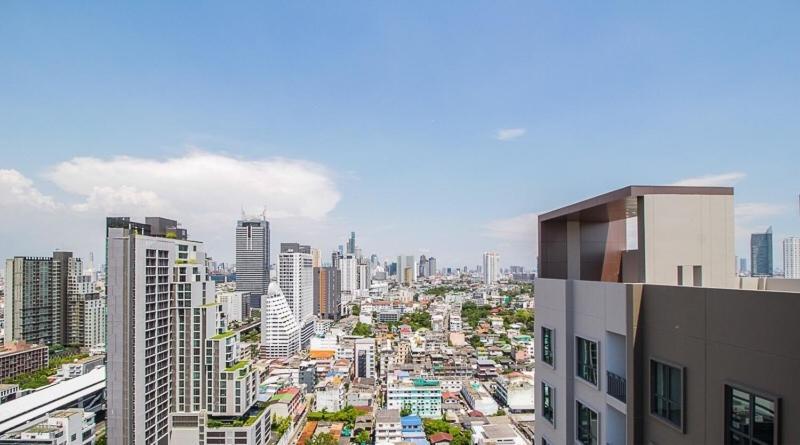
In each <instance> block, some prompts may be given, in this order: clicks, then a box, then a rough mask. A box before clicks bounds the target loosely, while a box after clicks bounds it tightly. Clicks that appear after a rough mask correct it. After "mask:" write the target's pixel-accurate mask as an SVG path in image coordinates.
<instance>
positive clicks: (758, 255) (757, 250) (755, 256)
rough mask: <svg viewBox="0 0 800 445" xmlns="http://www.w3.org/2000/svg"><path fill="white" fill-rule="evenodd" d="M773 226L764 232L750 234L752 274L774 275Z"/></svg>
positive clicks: (758, 275) (755, 275)
mask: <svg viewBox="0 0 800 445" xmlns="http://www.w3.org/2000/svg"><path fill="white" fill-rule="evenodd" d="M772 258H773V257H772V227H770V228H768V229H767V231H766V232H764V233H753V234H751V235H750V274H751V275H752V276H754V277H771V276H772Z"/></svg>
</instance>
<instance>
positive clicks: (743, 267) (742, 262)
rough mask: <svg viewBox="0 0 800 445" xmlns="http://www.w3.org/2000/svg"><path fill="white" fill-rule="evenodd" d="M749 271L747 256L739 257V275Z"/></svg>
mask: <svg viewBox="0 0 800 445" xmlns="http://www.w3.org/2000/svg"><path fill="white" fill-rule="evenodd" d="M746 273H747V258H739V275H745V274H746Z"/></svg>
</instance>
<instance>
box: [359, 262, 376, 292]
mask: <svg viewBox="0 0 800 445" xmlns="http://www.w3.org/2000/svg"><path fill="white" fill-rule="evenodd" d="M370 284H372V270H370V267H369V263H368V262H367V260H366V259H365V258H359V259H358V260H356V288H357V289H358V290H366V291H368V290H369V286H370Z"/></svg>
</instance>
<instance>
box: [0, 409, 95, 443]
mask: <svg viewBox="0 0 800 445" xmlns="http://www.w3.org/2000/svg"><path fill="white" fill-rule="evenodd" d="M94 440H95V423H94V413H90V412H85V411H84V410H83V409H80V408H70V409H64V410H59V411H54V412H52V413H50V414H48V415H47V417H46V418H44V419H42V420H39V421H34V422H32V423H28V424H26V425H24V426H22V427H20V429H18V430H14V431H11V432H8V433H5V434H3V435H2V436H0V445H29V444H35V445H92V444H94Z"/></svg>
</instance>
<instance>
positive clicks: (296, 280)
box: [278, 243, 314, 346]
mask: <svg viewBox="0 0 800 445" xmlns="http://www.w3.org/2000/svg"><path fill="white" fill-rule="evenodd" d="M311 263H312V259H311V248H310V247H309V246H304V245H301V244H298V243H281V252H280V254H279V255H278V285H279V286H280V288H281V291H282V292H283V295H284V297H286V303H287V304H289V309H290V310H291V311H292V314H294V316H295V319H296V320H297V325H298V326H300V341H301V345H303V346H306V345H308V342H309V341H310V340H311V336H312V335H314V277H313V275H314V267H313V266H312V264H311Z"/></svg>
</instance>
